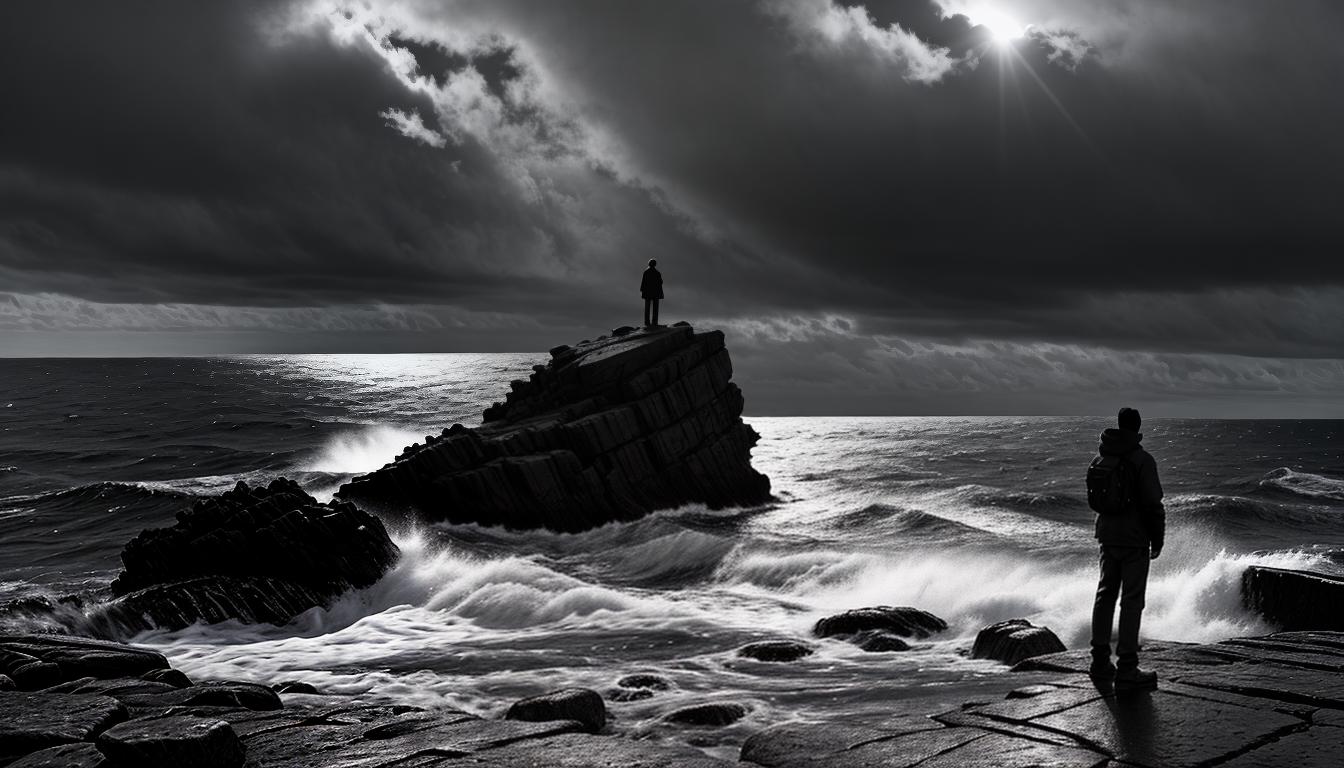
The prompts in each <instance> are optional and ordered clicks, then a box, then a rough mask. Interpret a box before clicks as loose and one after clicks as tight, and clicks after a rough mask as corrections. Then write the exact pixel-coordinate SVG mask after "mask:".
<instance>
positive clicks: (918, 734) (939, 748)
mask: <svg viewBox="0 0 1344 768" xmlns="http://www.w3.org/2000/svg"><path fill="white" fill-rule="evenodd" d="M1141 659H1142V663H1143V665H1144V666H1145V667H1146V668H1151V669H1154V670H1155V671H1156V672H1157V673H1158V675H1159V682H1158V689H1157V690H1156V691H1132V692H1131V691H1126V692H1116V691H1115V690H1114V689H1113V688H1111V687H1110V686H1109V684H1105V683H1101V684H1098V683H1094V682H1093V681H1091V680H1090V679H1089V678H1088V677H1087V676H1086V672H1087V668H1088V664H1089V661H1090V656H1089V653H1088V651H1087V650H1077V651H1065V652H1061V653H1055V654H1051V655H1046V656H1040V657H1035V658H1031V659H1028V660H1026V661H1024V662H1022V663H1021V664H1019V665H1018V666H1017V667H1016V669H1022V670H1035V671H1041V670H1046V671H1052V672H1056V673H1058V674H1059V675H1060V677H1059V678H1058V679H1056V680H1052V681H1050V682H1048V683H1041V684H1034V685H1029V686H1020V687H1018V688H1016V689H1014V690H1013V691H1012V692H1011V693H1009V694H1008V695H1007V696H1006V697H1005V698H1004V699H1003V700H1001V701H993V702H988V703H972V704H968V705H965V706H963V707H961V708H958V709H955V710H952V711H949V712H944V713H941V714H935V715H933V716H931V717H911V716H904V717H895V718H892V720H891V721H890V722H888V723H882V724H878V725H875V726H873V727H864V726H846V725H841V724H802V723H799V724H793V723H789V724H782V725H778V726H775V727H773V728H770V729H767V730H766V731H763V732H761V733H758V734H756V735H754V736H752V737H751V738H749V739H747V741H746V743H745V744H744V745H743V749H742V754H741V757H742V761H743V763H744V764H754V765H762V766H779V767H783V766H788V767H790V768H801V767H802V766H836V767H839V766H877V765H881V766H897V767H899V766H913V765H916V764H918V765H919V766H920V768H926V767H927V766H946V767H950V766H1039V765H1049V766H1079V768H1102V767H1103V766H1119V765H1126V766H1144V767H1146V768H1157V767H1158V766H1205V765H1229V766H1237V767H1238V768H1247V767H1249V766H1257V767H1259V766H1264V767H1269V766H1284V765H1291V766H1294V768H1324V767H1325V766H1334V765H1338V763H1339V758H1338V756H1339V754H1340V749H1341V748H1344V727H1341V726H1344V634H1342V633H1336V632H1282V633H1278V634H1274V635H1269V636H1267V637H1263V638H1243V639H1237V640H1229V641H1225V642H1222V643H1213V644H1210V645H1175V644H1167V643H1149V644H1148V647H1147V648H1145V649H1144V652H1143V654H1142V657H1141ZM1011 679H1012V676H1011V675H1010V676H1009V677H1008V680H1009V681H1011Z"/></svg>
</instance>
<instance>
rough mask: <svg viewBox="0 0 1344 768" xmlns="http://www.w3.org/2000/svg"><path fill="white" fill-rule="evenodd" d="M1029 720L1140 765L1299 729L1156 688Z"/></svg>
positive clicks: (1183, 761)
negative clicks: (1155, 689) (1152, 690)
mask: <svg viewBox="0 0 1344 768" xmlns="http://www.w3.org/2000/svg"><path fill="white" fill-rule="evenodd" d="M1030 724H1031V725H1033V726H1035V727H1038V728H1046V729H1049V730H1053V731H1056V732H1059V733H1065V734H1068V735H1070V736H1072V737H1073V738H1074V739H1077V740H1078V741H1080V742H1083V743H1087V744H1092V745H1095V746H1096V747H1097V748H1098V749H1100V750H1101V751H1104V752H1106V753H1107V754H1110V755H1111V756H1113V757H1114V758H1115V759H1117V760H1121V761H1125V762H1132V763H1138V764H1140V765H1162V766H1195V765H1204V764H1208V763H1210V762H1211V761H1215V760H1219V759H1223V758H1227V757H1229V756H1231V755H1235V754H1237V753H1239V752H1241V751H1242V750H1244V749H1246V748H1247V747H1248V746H1249V745H1252V744H1255V743H1259V742H1262V741H1265V740H1267V739H1270V738H1273V737H1275V736H1281V735H1284V734H1287V733H1289V732H1291V731H1292V730H1294V729H1299V728H1303V727H1305V726H1306V722H1305V721H1304V720H1302V719H1301V718H1297V717H1292V716H1290V715H1284V714H1281V713H1278V712H1274V711H1272V710H1268V709H1251V708H1249V707H1242V706H1238V705H1235V704H1225V703H1222V702H1215V701H1208V700H1204V699H1195V698H1191V697H1189V696H1180V695H1176V694H1172V693H1165V692H1163V691H1161V690H1158V691H1156V692H1133V693H1125V694H1121V695H1117V696H1108V697H1106V698H1103V699H1096V700H1093V701H1088V702H1086V703H1083V704H1079V705H1078V706H1075V707H1071V708H1069V709H1066V710H1064V711H1062V712H1057V713H1055V714H1051V715H1047V716H1045V717H1039V718H1033V719H1032V720H1031V721H1030Z"/></svg>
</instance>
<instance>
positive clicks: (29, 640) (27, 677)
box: [0, 635, 181, 690]
mask: <svg viewBox="0 0 1344 768" xmlns="http://www.w3.org/2000/svg"><path fill="white" fill-rule="evenodd" d="M160 670H162V671H164V672H167V671H169V666H168V659H166V658H164V656H163V654H161V653H157V652H155V651H149V650H145V649H142V648H134V647H132V646H129V645H123V644H121V643H113V642H108V641H104V640H94V639H91V638H84V637H70V636H66V635H0V673H3V674H5V675H7V676H8V677H10V678H12V679H13V681H14V683H15V684H16V687H17V688H19V689H20V690H37V689H39V688H48V687H50V686H53V685H60V684H62V683H69V682H70V681H73V680H79V679H80V678H84V677H90V678H98V679H110V678H120V677H136V676H140V675H150V674H154V673H156V672H158V671H160ZM179 674H181V673H179Z"/></svg>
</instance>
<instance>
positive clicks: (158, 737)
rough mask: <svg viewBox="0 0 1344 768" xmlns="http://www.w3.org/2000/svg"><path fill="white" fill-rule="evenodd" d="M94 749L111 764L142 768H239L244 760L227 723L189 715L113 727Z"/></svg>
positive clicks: (100, 738) (236, 737)
mask: <svg viewBox="0 0 1344 768" xmlns="http://www.w3.org/2000/svg"><path fill="white" fill-rule="evenodd" d="M97 747H98V749H99V750H100V751H101V752H102V753H103V754H104V755H105V756H106V757H107V758H108V760H109V761H110V762H112V763H113V764H119V765H139V766H144V768H178V766H187V765H189V766H192V767H193V768H239V766H241V765H242V764H243V761H244V757H243V744H242V742H241V741H239V740H238V734H236V733H234V732H233V728H232V727H231V726H230V725H229V724H228V723H227V722H225V721H223V720H210V719H208V718H203V717H192V716H191V715H174V716H169V717H157V718H149V719H145V720H135V721H132V722H129V723H122V724H121V725H117V726H113V727H112V728H109V729H108V730H107V731H105V732H104V733H103V734H102V735H101V736H99V737H98V742H97Z"/></svg>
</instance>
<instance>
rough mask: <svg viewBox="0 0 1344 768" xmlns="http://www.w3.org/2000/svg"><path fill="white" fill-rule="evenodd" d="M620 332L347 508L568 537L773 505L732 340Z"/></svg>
mask: <svg viewBox="0 0 1344 768" xmlns="http://www.w3.org/2000/svg"><path fill="white" fill-rule="evenodd" d="M619 330H623V331H625V332H623V333H620V334H615V335H613V336H611V337H604V338H600V339H597V340H596V341H586V342H581V343H579V344H577V345H575V346H573V347H569V346H560V347H556V348H554V349H552V350H551V360H550V362H549V363H548V364H546V365H538V366H534V369H533V370H534V372H533V374H532V376H531V377H530V378H529V379H528V380H526V381H524V380H517V381H514V382H512V383H511V387H512V390H511V391H510V392H509V393H508V396H507V398H506V400H505V402H503V403H497V404H495V405H494V406H492V407H490V408H489V409H487V410H486V411H485V415H484V423H482V425H481V426H480V427H478V428H475V429H468V428H466V427H463V426H462V425H460V424H458V425H453V426H452V427H451V428H449V429H445V430H444V431H443V432H442V434H440V435H431V436H429V437H427V438H426V440H425V442H424V443H423V444H419V443H417V444H416V445H412V446H409V447H407V449H406V450H405V451H404V452H402V453H401V455H399V456H397V457H396V458H395V460H394V461H392V462H391V463H390V464H388V465H386V466H384V467H383V468H382V469H379V470H377V471H375V472H371V473H369V474H367V475H362V476H360V477H356V478H354V479H352V480H351V481H350V482H349V483H347V484H345V485H344V486H342V487H341V489H340V491H339V492H338V496H339V497H340V498H343V499H349V500H353V501H356V502H357V503H359V504H361V505H362V506H365V507H367V508H369V509H378V510H380V511H389V512H404V511H410V512H412V513H413V514H415V515H416V516H418V517H420V518H423V519H427V520H431V521H441V520H446V521H449V522H453V523H478V524H482V525H501V526H506V527H509V528H515V529H532V528H549V529H552V530H557V531H581V530H586V529H588V528H592V527H594V526H597V525H601V524H603V523H607V522H611V521H614V520H632V519H635V518H637V517H641V516H643V515H645V514H648V513H649V512H651V511H653V510H655V509H664V508H669V507H676V506H680V505H683V504H689V503H702V504H705V505H707V506H709V507H711V508H718V507H727V506H750V505H756V504H762V503H765V502H767V501H769V500H770V499H771V496H770V481H769V479H768V478H766V477H765V476H764V475H762V474H760V473H759V472H756V471H755V470H754V469H752V467H751V448H752V447H753V446H754V445H755V444H756V441H757V440H758V439H759V435H757V434H756V432H755V431H754V430H752V429H751V427H749V426H747V425H746V424H745V423H743V421H742V418H741V415H742V406H743V399H742V392H741V390H739V389H738V387H737V385H736V384H733V383H732V382H731V381H730V379H731V378H732V362H731V360H730V359H729V356H728V350H727V349H726V348H725V347H724V343H723V333H722V332H721V331H709V332H706V333H696V332H694V330H692V329H691V327H690V326H688V325H685V324H678V325H676V326H672V327H659V328H645V329H640V330H633V329H630V330H626V329H619Z"/></svg>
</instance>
